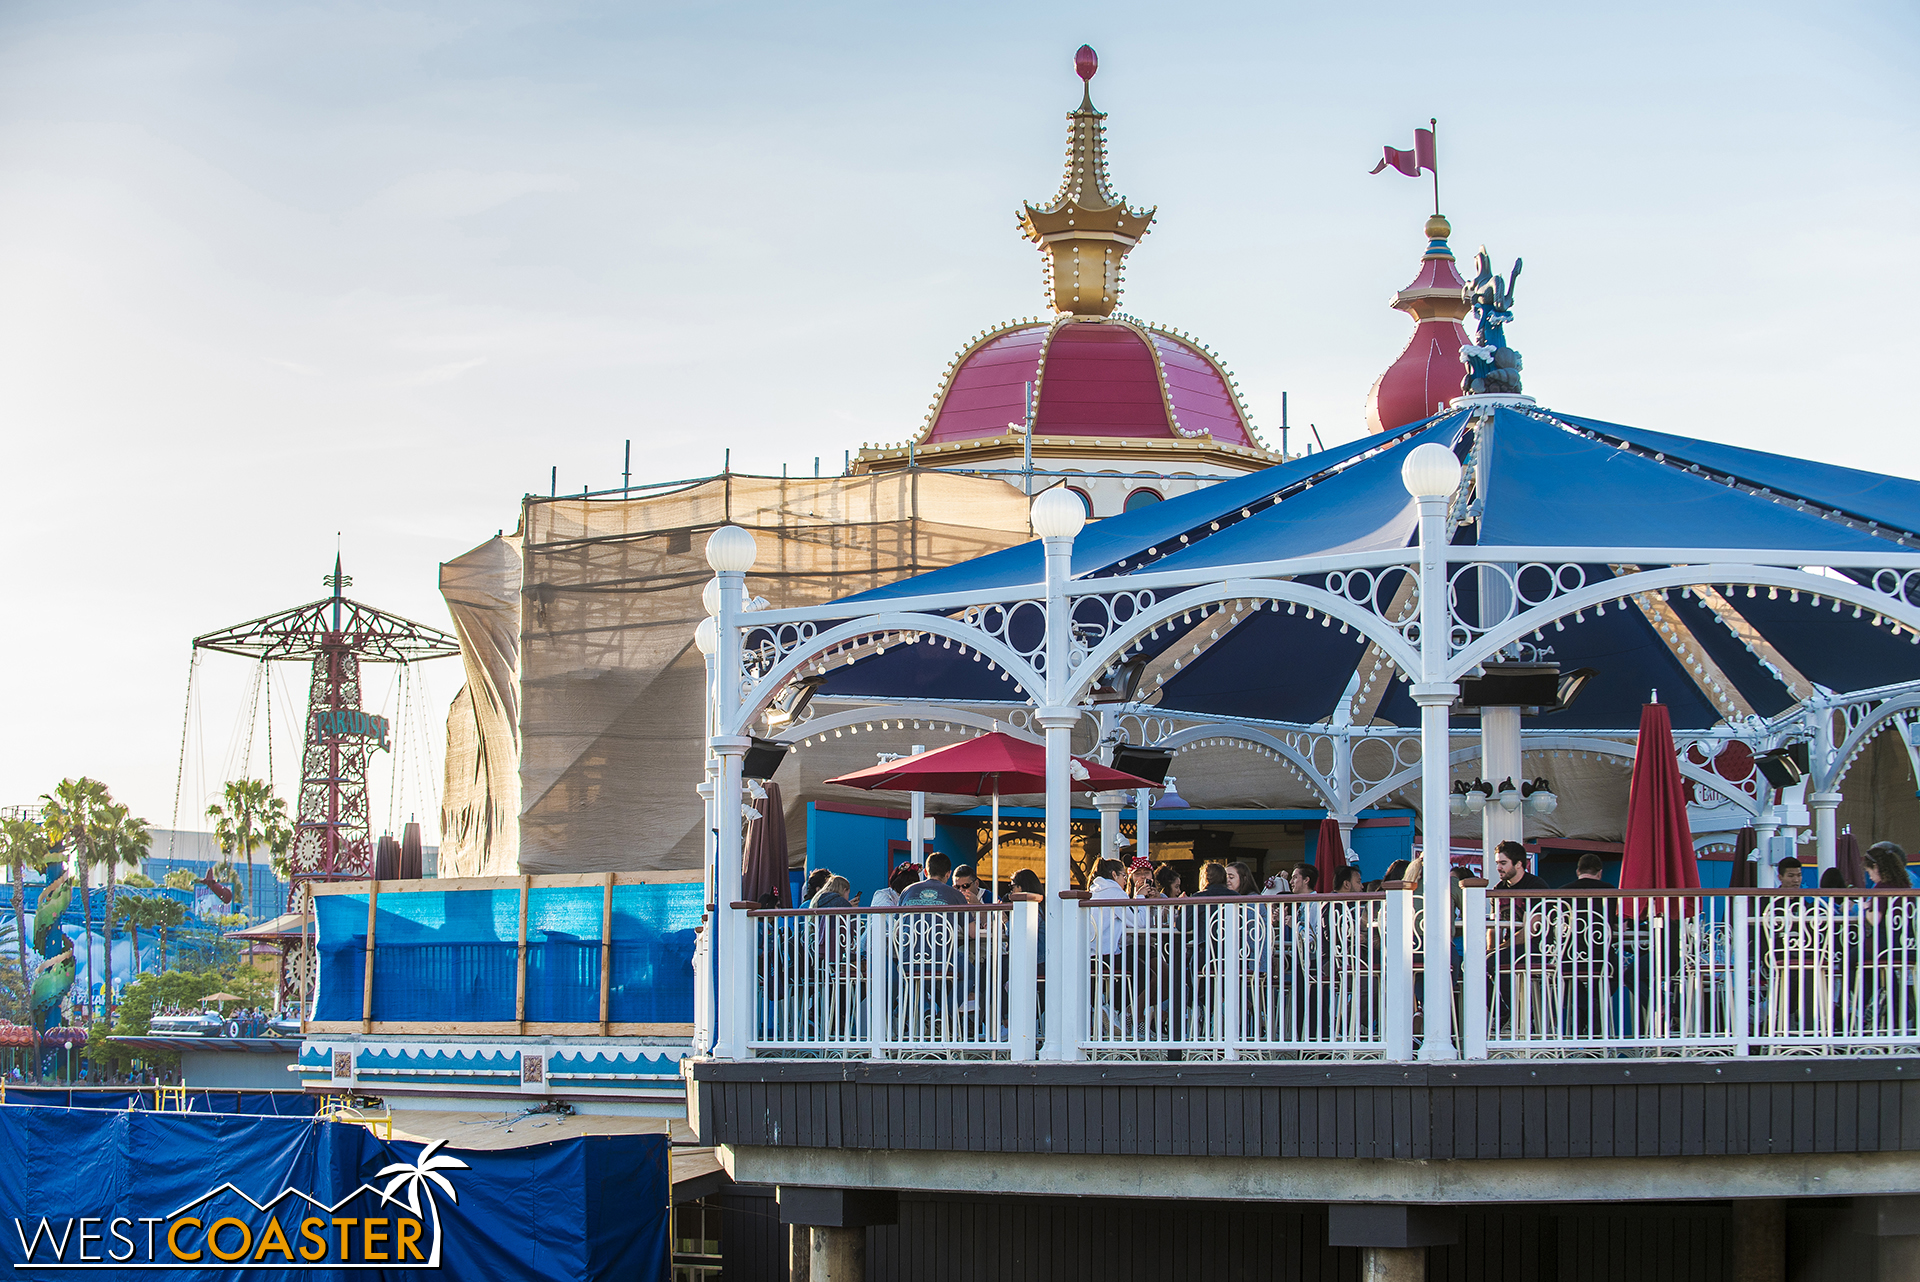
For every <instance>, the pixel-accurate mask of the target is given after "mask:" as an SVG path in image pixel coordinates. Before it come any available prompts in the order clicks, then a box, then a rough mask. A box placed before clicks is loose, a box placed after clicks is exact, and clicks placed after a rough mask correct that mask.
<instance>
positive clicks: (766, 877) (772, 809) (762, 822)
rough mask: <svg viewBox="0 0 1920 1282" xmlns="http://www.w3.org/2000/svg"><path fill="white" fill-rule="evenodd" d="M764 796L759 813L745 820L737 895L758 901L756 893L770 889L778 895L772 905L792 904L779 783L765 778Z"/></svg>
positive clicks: (785, 829) (785, 818)
mask: <svg viewBox="0 0 1920 1282" xmlns="http://www.w3.org/2000/svg"><path fill="white" fill-rule="evenodd" d="M762 786H763V787H765V788H766V790H767V797H766V800H764V801H762V802H761V803H760V813H759V814H757V815H755V816H754V817H753V818H752V819H750V820H748V821H747V840H746V848H745V850H744V851H742V853H741V862H740V894H741V898H743V899H746V900H749V901H751V902H753V903H756V904H757V903H759V902H760V897H761V896H762V895H764V894H766V893H767V892H768V891H770V890H771V891H773V892H774V894H775V895H777V896H778V897H779V898H778V899H776V900H775V902H774V906H775V907H776V908H791V907H793V903H792V899H793V894H792V885H791V883H790V882H789V881H788V880H787V811H786V807H785V806H784V805H783V804H781V800H780V785H779V784H777V783H774V782H773V781H772V780H768V781H767V783H765V784H764V785H762Z"/></svg>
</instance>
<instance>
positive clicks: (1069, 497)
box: [1031, 485, 1087, 539]
mask: <svg viewBox="0 0 1920 1282" xmlns="http://www.w3.org/2000/svg"><path fill="white" fill-rule="evenodd" d="M1031 519H1032V521H1033V532H1034V533H1035V534H1038V535H1039V536H1040V537H1041V538H1043V539H1070V538H1072V537H1074V536H1075V535H1076V534H1078V533H1080V531H1081V529H1082V528H1083V527H1084V526H1085V525H1086V523H1087V506H1086V504H1084V503H1082V502H1081V501H1080V496H1079V495H1078V494H1075V493H1074V492H1073V491H1072V490H1069V489H1068V488H1067V487H1066V486H1064V485H1056V486H1054V487H1053V488H1052V489H1050V490H1047V491H1046V492H1045V493H1043V494H1041V495H1040V496H1039V497H1038V498H1036V499H1034V501H1033V509H1032V513H1031Z"/></svg>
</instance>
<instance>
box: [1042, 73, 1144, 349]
mask: <svg viewBox="0 0 1920 1282" xmlns="http://www.w3.org/2000/svg"><path fill="white" fill-rule="evenodd" d="M1073 65H1074V70H1075V71H1077V72H1078V73H1079V75H1080V79H1082V80H1083V81H1085V82H1086V91H1085V92H1084V93H1083V94H1082V95H1081V98H1080V106H1079V107H1078V108H1077V109H1075V110H1074V112H1073V113H1072V114H1071V115H1069V116H1068V117H1067V125H1068V128H1067V172H1066V176H1065V177H1064V178H1063V179H1062V180H1061V183H1060V191H1059V194H1058V195H1056V196H1055V197H1054V198H1053V203H1052V204H1050V205H1046V206H1035V205H1033V204H1031V203H1029V204H1027V205H1026V206H1025V208H1024V209H1023V210H1022V212H1021V215H1020V229H1021V231H1022V232H1024V233H1025V234H1026V237H1027V239H1028V240H1031V241H1032V242H1033V243H1034V244H1036V245H1038V246H1040V250H1041V252H1042V253H1043V254H1045V255H1046V264H1047V269H1046V270H1047V293H1048V294H1049V295H1050V297H1051V301H1052V303H1053V309H1054V311H1056V312H1061V313H1065V314H1070V315H1074V316H1106V315H1109V314H1110V313H1111V312H1112V311H1113V309H1114V308H1115V307H1117V306H1119V303H1120V280H1121V264H1122V262H1124V261H1125V259H1126V256H1127V251H1128V250H1130V249H1132V248H1133V247H1134V246H1135V245H1137V244H1139V243H1140V238H1141V237H1142V236H1145V235H1146V234H1147V228H1148V227H1149V226H1150V225H1151V224H1152V222H1153V214H1154V211H1153V210H1152V209H1132V208H1129V207H1128V205H1127V202H1126V200H1125V198H1124V197H1121V196H1117V195H1115V194H1114V191H1113V187H1112V186H1111V184H1110V183H1109V181H1108V178H1107V125H1106V120H1107V116H1106V113H1105V112H1103V111H1099V110H1096V109H1095V108H1094V105H1093V73H1094V72H1095V71H1096V70H1098V69H1099V66H1100V62H1099V59H1098V57H1096V56H1095V54H1094V52H1093V49H1092V47H1091V46H1089V45H1081V46H1080V49H1079V52H1077V53H1076V54H1074V57H1073Z"/></svg>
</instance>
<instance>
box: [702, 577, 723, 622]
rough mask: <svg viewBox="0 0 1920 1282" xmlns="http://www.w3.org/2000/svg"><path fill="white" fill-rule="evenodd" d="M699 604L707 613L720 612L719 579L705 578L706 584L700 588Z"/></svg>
mask: <svg viewBox="0 0 1920 1282" xmlns="http://www.w3.org/2000/svg"><path fill="white" fill-rule="evenodd" d="M700 604H701V605H702V606H705V607H706V611H707V613H708V614H718V613H720V580H718V579H708V580H707V586H706V587H704V588H701V589H700Z"/></svg>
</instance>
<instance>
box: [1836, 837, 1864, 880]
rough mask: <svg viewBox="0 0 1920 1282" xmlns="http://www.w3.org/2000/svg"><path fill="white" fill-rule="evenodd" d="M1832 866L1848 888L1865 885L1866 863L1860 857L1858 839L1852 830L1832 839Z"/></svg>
mask: <svg viewBox="0 0 1920 1282" xmlns="http://www.w3.org/2000/svg"><path fill="white" fill-rule="evenodd" d="M1833 866H1834V867H1835V868H1838V869H1839V870H1840V875H1841V876H1842V877H1845V878H1846V879H1847V884H1848V885H1849V886H1864V885H1866V884H1867V861H1866V860H1865V859H1863V858H1861V857H1860V839H1859V838H1858V837H1856V836H1854V835H1853V830H1852V828H1848V830H1847V831H1846V832H1843V833H1841V834H1840V835H1839V836H1838V837H1836V838H1835V839H1834V842H1833Z"/></svg>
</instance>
